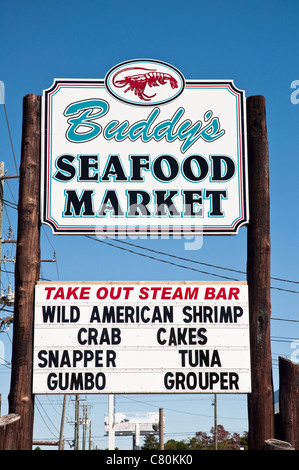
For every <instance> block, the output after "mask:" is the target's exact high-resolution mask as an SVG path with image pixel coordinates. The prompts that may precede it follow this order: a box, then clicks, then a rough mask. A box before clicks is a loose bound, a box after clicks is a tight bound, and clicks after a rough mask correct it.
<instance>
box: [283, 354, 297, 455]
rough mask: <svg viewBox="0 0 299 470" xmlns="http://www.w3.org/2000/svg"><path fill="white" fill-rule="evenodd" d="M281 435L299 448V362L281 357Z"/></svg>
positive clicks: (295, 447)
mask: <svg viewBox="0 0 299 470" xmlns="http://www.w3.org/2000/svg"><path fill="white" fill-rule="evenodd" d="M279 418H280V419H279V421H280V436H281V438H282V439H283V440H284V441H286V442H289V443H290V444H291V445H292V446H293V447H294V449H295V450H299V364H295V363H293V362H292V361H289V360H288V359H285V358H283V357H279Z"/></svg>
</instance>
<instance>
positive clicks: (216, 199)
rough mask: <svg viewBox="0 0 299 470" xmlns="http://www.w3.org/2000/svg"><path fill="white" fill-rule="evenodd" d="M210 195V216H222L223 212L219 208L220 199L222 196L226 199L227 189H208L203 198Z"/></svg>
mask: <svg viewBox="0 0 299 470" xmlns="http://www.w3.org/2000/svg"><path fill="white" fill-rule="evenodd" d="M210 196H211V208H212V210H211V211H210V212H209V215H210V216H213V217H221V216H223V212H222V210H221V201H222V198H224V199H227V191H226V190H223V191H218V190H208V191H206V193H205V198H209V197H210Z"/></svg>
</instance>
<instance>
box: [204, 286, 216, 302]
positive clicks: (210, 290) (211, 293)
mask: <svg viewBox="0 0 299 470" xmlns="http://www.w3.org/2000/svg"><path fill="white" fill-rule="evenodd" d="M214 298H215V288H214V287H206V292H205V299H214Z"/></svg>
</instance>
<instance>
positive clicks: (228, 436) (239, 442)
mask: <svg viewBox="0 0 299 470" xmlns="http://www.w3.org/2000/svg"><path fill="white" fill-rule="evenodd" d="M241 448H242V449H244V450H247V449H248V437H247V433H246V432H244V433H243V435H242V436H240V434H238V433H236V432H234V433H230V432H229V431H226V430H225V429H224V427H223V426H222V425H218V426H217V449H218V450H239V449H241ZM141 449H142V450H157V449H159V440H158V439H157V438H156V437H155V436H154V435H148V436H145V438H144V444H143V446H142V447H141ZM214 449H215V430H214V428H213V427H212V428H211V430H210V433H209V434H208V433H206V432H202V431H199V432H197V433H195V436H194V437H192V438H191V439H188V440H186V441H176V440H175V439H169V440H168V441H167V442H166V443H165V444H164V450H214Z"/></svg>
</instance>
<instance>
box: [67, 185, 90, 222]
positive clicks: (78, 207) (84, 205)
mask: <svg viewBox="0 0 299 470" xmlns="http://www.w3.org/2000/svg"><path fill="white" fill-rule="evenodd" d="M93 194H94V191H93V190H89V189H86V190H84V191H83V193H82V195H81V197H80V198H79V197H78V194H77V191H75V190H72V189H67V190H66V191H65V195H66V205H65V207H66V209H65V211H64V213H63V215H64V216H66V217H67V216H76V217H80V216H81V215H83V216H94V215H95V213H94V211H93V205H92V196H93Z"/></svg>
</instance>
